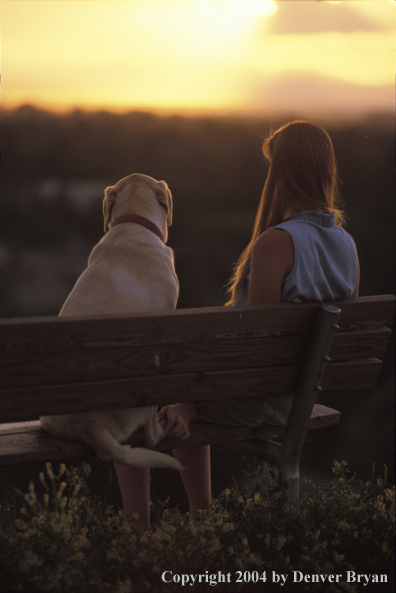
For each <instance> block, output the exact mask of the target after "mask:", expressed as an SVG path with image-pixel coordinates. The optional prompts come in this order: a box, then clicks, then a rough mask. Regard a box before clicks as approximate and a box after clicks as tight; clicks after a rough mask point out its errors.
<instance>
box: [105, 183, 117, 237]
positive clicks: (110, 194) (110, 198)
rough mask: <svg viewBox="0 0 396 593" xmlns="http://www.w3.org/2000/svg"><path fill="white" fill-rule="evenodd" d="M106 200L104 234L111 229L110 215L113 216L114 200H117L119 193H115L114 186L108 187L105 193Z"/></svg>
mask: <svg viewBox="0 0 396 593" xmlns="http://www.w3.org/2000/svg"><path fill="white" fill-rule="evenodd" d="M104 195H105V197H104V200H103V221H104V232H105V233H106V232H107V230H108V229H109V227H110V215H111V208H112V206H113V204H114V200H115V199H116V195H117V192H116V191H115V189H114V187H113V186H110V187H106V189H105V192H104Z"/></svg>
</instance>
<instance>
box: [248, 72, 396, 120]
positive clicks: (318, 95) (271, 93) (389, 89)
mask: <svg viewBox="0 0 396 593" xmlns="http://www.w3.org/2000/svg"><path fill="white" fill-rule="evenodd" d="M247 94H249V95H250V100H248V101H246V103H249V107H250V111H251V112H254V113H255V112H257V113H258V112H261V113H265V112H268V113H271V114H293V115H295V116H296V117H305V118H307V119H310V118H311V117H317V116H320V117H322V118H326V117H328V118H332V117H334V116H350V117H360V116H363V115H365V114H367V113H375V112H377V113H381V112H382V113H393V109H394V88H393V85H382V86H378V87H370V86H363V85H356V84H350V83H348V82H343V81H340V80H336V79H334V78H331V77H327V76H317V75H315V74H312V73H310V72H301V73H296V72H283V73H281V74H278V75H274V76H271V77H268V78H267V80H266V82H264V83H263V82H261V84H255V83H254V82H252V83H251V86H250V89H249V91H248V93H247Z"/></svg>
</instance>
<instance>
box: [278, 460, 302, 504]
mask: <svg viewBox="0 0 396 593" xmlns="http://www.w3.org/2000/svg"><path fill="white" fill-rule="evenodd" d="M299 474H300V472H299V459H297V460H290V461H289V463H287V464H282V465H281V466H280V471H279V486H280V488H281V490H282V492H283V494H284V495H285V496H286V498H287V500H288V501H289V502H290V504H291V506H292V512H293V513H295V514H298V513H299V510H300V508H299V499H300V475H299Z"/></svg>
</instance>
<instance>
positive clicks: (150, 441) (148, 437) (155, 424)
mask: <svg viewBox="0 0 396 593" xmlns="http://www.w3.org/2000/svg"><path fill="white" fill-rule="evenodd" d="M164 436H165V435H164V429H163V428H162V426H161V424H160V423H159V420H158V415H157V406H153V408H152V410H151V413H150V415H149V417H148V419H147V422H146V424H145V425H144V440H145V442H146V445H147V446H148V447H155V445H156V444H157V443H158V442H159V441H160V440H161V439H163V438H164Z"/></svg>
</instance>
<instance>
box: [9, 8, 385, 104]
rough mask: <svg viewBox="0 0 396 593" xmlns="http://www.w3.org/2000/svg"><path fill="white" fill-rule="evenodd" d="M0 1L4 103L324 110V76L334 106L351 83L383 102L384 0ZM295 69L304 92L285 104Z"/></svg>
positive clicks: (358, 91)
mask: <svg viewBox="0 0 396 593" xmlns="http://www.w3.org/2000/svg"><path fill="white" fill-rule="evenodd" d="M346 4H347V5H348V6H345V5H346ZM1 11H2V15H1V16H2V96H3V105H4V106H5V107H13V106H16V105H19V104H22V103H34V104H37V105H39V106H44V107H49V108H52V109H69V108H71V107H75V106H80V107H85V108H90V109H92V108H110V109H113V110H126V109H145V110H149V109H150V110H151V109H153V110H165V111H188V112H194V111H210V112H221V113H225V112H227V113H239V112H247V113H249V112H251V111H252V110H253V111H254V112H257V113H259V112H260V110H261V111H268V110H269V109H270V110H276V107H277V106H281V105H282V108H284V109H289V110H290V109H292V108H293V106H294V108H297V109H301V108H303V107H304V105H305V108H306V110H310V109H313V110H318V109H319V108H322V109H329V107H331V104H330V103H329V101H326V100H325V101H324V99H325V96H326V93H324V94H323V92H322V91H321V90H320V89H323V88H324V87H323V84H325V86H326V85H327V87H328V86H329V85H332V84H333V85H334V88H335V89H338V93H334V97H337V99H336V105H334V100H335V99H334V97H333V98H332V103H333V105H334V107H335V108H336V110H337V109H338V110H340V109H341V110H342V107H343V96H344V97H345V99H346V104H347V105H349V103H348V97H347V95H348V96H349V97H351V92H352V93H353V92H356V97H359V96H361V97H365V99H364V100H363V103H364V106H366V103H367V108H371V109H372V110H374V109H375V108H376V106H377V108H378V109H381V110H384V109H386V108H387V106H389V108H390V109H391V108H392V107H393V105H392V103H393V90H391V89H393V84H394V72H395V68H394V30H393V29H394V27H393V25H392V24H391V25H390V24H389V23H391V22H392V21H391V20H390V19H391V18H392V16H393V17H394V4H393V2H388V1H387V0H386V1H383V2H380V3H378V2H375V1H373V2H371V1H369V2H362V1H359V2H348V3H345V2H343V3H340V2H335V1H333V2H325V1H320V2H312V1H311V0H305V1H304V0H300V1H299V2H282V1H276V0H161V2H158V1H155V0H154V1H153V0H134V1H129V0H126V1H106V2H95V1H89V0H86V1H81V0H79V1H78V2H70V1H63V0H62V1H55V2H54V1H53V2H41V1H37V0H33V1H24V0H19V1H18V2H13V1H10V0H3V1H2V2H1ZM292 11H293V14H292ZM307 16H308V17H309V18H308V20H307ZM307 22H309V23H311V24H310V29H309V27H308V29H309V30H305V28H306V27H307V24H306V23H307ZM329 23H330V25H331V26H330V25H329ZM332 23H334V24H332ZM337 23H338V24H337ZM315 27H316V29H315ZM337 27H338V29H337ZM304 80H308V81H309V83H310V85H311V86H310V89H311V92H310V94H309V95H308V94H307V96H306V97H305V99H304V98H303V95H301V106H302V107H301V106H299V105H300V104H299V103H298V101H297V98H295V101H294V105H293V98H292V94H293V89H294V85H295V84H296V81H299V84H300V87H301V85H302V84H303V83H304ZM288 81H289V87H288ZM321 85H322V86H321ZM288 88H289V91H287V89H288ZM285 89H286V91H285ZM312 89H313V90H312ZM353 89H355V90H353ZM362 89H363V90H362ZM375 89H377V90H375ZM285 92H288V93H289V96H290V99H289V105H288V104H287V101H286V99H285ZM277 93H278V95H277ZM343 93H344V95H343ZM391 97H392V98H391ZM319 99H320V104H319ZM296 101H297V102H296ZM304 101H305V102H304ZM323 101H324V103H323ZM348 108H351V107H348Z"/></svg>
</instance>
